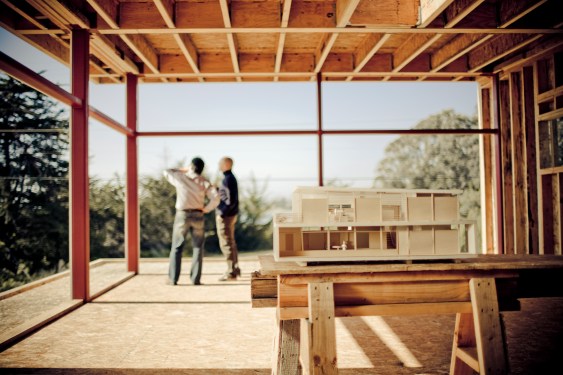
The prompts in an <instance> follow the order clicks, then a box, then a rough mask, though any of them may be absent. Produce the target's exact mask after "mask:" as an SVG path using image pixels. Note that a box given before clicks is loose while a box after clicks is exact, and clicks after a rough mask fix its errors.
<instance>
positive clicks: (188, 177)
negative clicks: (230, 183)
mask: <svg viewBox="0 0 563 375" xmlns="http://www.w3.org/2000/svg"><path fill="white" fill-rule="evenodd" d="M204 166H205V163H204V162H203V160H202V159H201V158H199V157H195V158H193V159H192V162H191V164H190V165H189V166H188V167H187V168H179V169H167V170H165V171H164V176H165V177H166V179H167V180H168V182H170V183H171V184H172V185H174V187H175V188H176V205H175V207H176V217H175V218H174V227H173V230H172V247H171V250H170V268H169V272H168V278H169V280H168V282H167V283H168V284H170V285H176V284H177V283H178V279H179V277H180V269H181V266H182V249H183V247H184V242H185V240H186V236H187V234H188V232H189V233H190V235H191V238H192V247H193V255H192V267H191V271H190V279H191V281H192V284H193V285H201V270H202V266H203V251H204V250H203V246H204V242H205V227H204V214H206V213H208V212H211V211H213V210H214V209H215V208H216V207H217V205H219V202H220V197H219V194H218V193H217V189H216V188H215V186H213V185H212V184H211V183H210V182H209V181H208V180H207V179H206V178H205V177H203V176H202V175H201V173H202V172H203V168H204ZM206 198H207V203H206V202H205V200H206Z"/></svg>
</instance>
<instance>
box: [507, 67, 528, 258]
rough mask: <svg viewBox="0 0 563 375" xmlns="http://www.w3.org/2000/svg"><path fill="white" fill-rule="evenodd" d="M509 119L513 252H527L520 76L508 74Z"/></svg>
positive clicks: (525, 166) (524, 151)
mask: <svg viewBox="0 0 563 375" xmlns="http://www.w3.org/2000/svg"><path fill="white" fill-rule="evenodd" d="M509 86H510V119H511V142H512V145H511V148H512V162H511V163H512V181H513V182H512V189H513V192H512V202H513V203H512V204H513V206H514V253H515V254H526V253H528V202H527V196H528V189H527V184H526V170H527V157H526V144H525V139H524V129H523V124H522V121H523V120H522V117H523V115H522V77H521V74H520V72H514V73H511V74H510V81H509Z"/></svg>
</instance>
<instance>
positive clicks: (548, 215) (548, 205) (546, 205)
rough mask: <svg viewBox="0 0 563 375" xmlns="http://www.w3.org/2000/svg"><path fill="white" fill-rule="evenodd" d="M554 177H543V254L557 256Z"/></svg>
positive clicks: (547, 175)
mask: <svg viewBox="0 0 563 375" xmlns="http://www.w3.org/2000/svg"><path fill="white" fill-rule="evenodd" d="M552 180H553V175H551V174H545V175H542V176H541V198H542V205H541V211H542V218H543V220H542V224H543V225H542V229H543V230H542V237H543V243H542V250H543V254H555V241H554V237H555V236H554V231H555V229H556V228H555V225H554V224H555V216H554V210H553V195H554V194H553V193H554V191H553V183H552Z"/></svg>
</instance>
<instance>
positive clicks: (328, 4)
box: [288, 0, 336, 28]
mask: <svg viewBox="0 0 563 375" xmlns="http://www.w3.org/2000/svg"><path fill="white" fill-rule="evenodd" d="M335 12H336V5H335V3H334V2H332V1H302V0H293V2H292V4H291V11H290V16H289V21H288V26H289V27H290V28H295V27H306V28H310V27H335V25H336V18H335V17H334V13H335Z"/></svg>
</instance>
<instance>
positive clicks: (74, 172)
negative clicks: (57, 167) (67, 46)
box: [69, 29, 90, 301]
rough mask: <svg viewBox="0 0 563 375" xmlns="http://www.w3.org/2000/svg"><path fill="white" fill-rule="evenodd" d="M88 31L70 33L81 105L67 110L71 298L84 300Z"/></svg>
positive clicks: (74, 81)
mask: <svg viewBox="0 0 563 375" xmlns="http://www.w3.org/2000/svg"><path fill="white" fill-rule="evenodd" d="M89 42H90V34H89V33H88V31H87V30H83V29H74V30H72V32H71V73H72V74H71V77H72V95H74V96H75V97H77V98H78V99H80V103H82V105H79V106H78V105H75V106H73V107H72V109H71V117H70V186H69V190H70V193H69V206H70V208H69V213H70V220H69V237H70V263H71V280H72V298H73V299H81V300H83V301H87V300H88V298H89V294H90V290H89V289H90V285H89V284H90V282H89V273H90V268H89V262H90V218H89V216H90V205H89V186H88V182H89V181H88V109H89V108H88V69H89V65H88V58H89V49H90V47H89Z"/></svg>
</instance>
